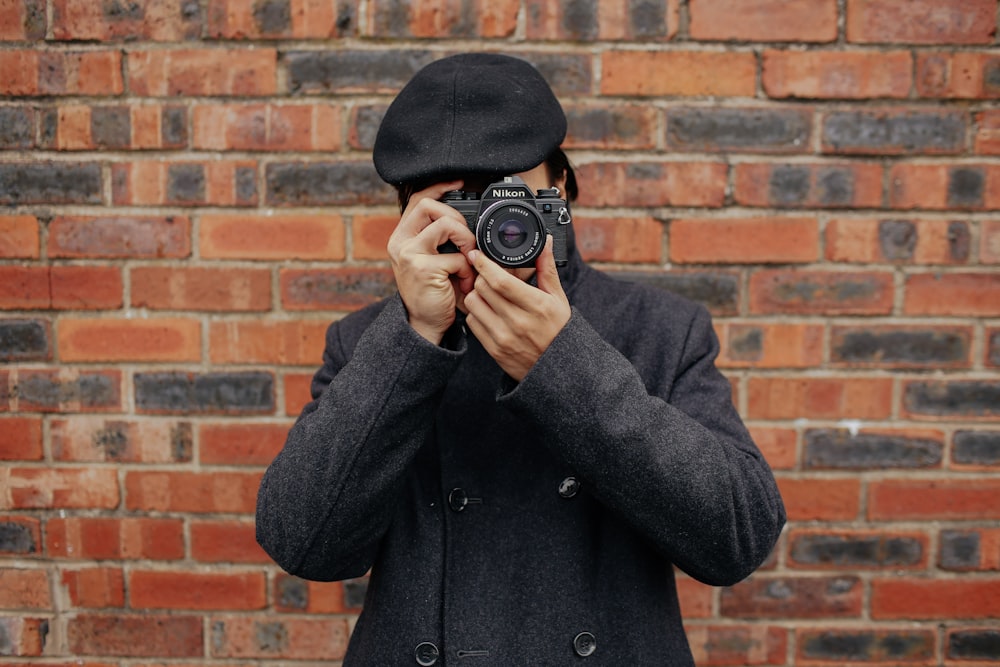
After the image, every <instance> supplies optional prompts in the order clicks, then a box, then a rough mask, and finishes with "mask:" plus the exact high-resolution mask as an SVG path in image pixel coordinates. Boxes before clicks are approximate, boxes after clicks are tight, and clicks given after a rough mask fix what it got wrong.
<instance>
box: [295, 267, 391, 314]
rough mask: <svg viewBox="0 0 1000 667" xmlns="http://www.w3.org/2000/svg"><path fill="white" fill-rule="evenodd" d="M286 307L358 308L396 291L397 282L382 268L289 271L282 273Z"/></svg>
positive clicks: (389, 272)
mask: <svg viewBox="0 0 1000 667" xmlns="http://www.w3.org/2000/svg"><path fill="white" fill-rule="evenodd" d="M281 281H282V290H281V291H282V295H283V301H284V305H285V307H286V308H293V309H301V308H321V309H332V310H356V309H358V308H361V307H362V306H365V305H368V304H369V303H372V302H374V301H377V300H379V299H383V298H385V297H387V296H389V295H390V294H392V293H393V292H394V291H395V289H396V283H395V281H394V279H393V275H392V272H391V271H386V270H382V269H359V268H352V269H330V270H306V271H289V272H286V273H284V274H283V275H282V277H281Z"/></svg>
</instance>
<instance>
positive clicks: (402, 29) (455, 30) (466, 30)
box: [373, 0, 479, 39]
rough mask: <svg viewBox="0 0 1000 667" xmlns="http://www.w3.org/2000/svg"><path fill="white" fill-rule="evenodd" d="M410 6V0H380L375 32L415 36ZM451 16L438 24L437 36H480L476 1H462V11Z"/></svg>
mask: <svg viewBox="0 0 1000 667" xmlns="http://www.w3.org/2000/svg"><path fill="white" fill-rule="evenodd" d="M410 6H411V3H410V0H380V1H379V3H378V9H377V10H375V12H374V13H375V21H374V26H373V32H374V34H376V35H378V36H379V37H382V38H386V37H397V38H407V37H414V36H415V35H414V33H413V32H412V30H411V28H410V25H411V20H412V16H413V14H412V12H411V10H410ZM450 18H451V20H450V21H448V22H446V23H443V24H441V25H438V26H436V33H435V37H437V38H443V39H446V38H453V39H455V38H465V39H475V38H477V37H479V33H478V28H479V26H478V19H479V11H478V5H477V4H476V3H474V2H464V3H462V11H460V12H457V13H456V14H455V15H453V16H451V17H450ZM417 36H420V35H417Z"/></svg>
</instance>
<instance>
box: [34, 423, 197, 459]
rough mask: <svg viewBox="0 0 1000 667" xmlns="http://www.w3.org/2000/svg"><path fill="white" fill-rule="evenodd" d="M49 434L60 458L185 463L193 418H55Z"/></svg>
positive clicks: (189, 450) (190, 448)
mask: <svg viewBox="0 0 1000 667" xmlns="http://www.w3.org/2000/svg"><path fill="white" fill-rule="evenodd" d="M49 438H50V442H51V447H52V458H53V459H55V460H57V461H114V462H119V463H183V462H186V461H190V460H191V457H192V449H193V436H192V428H191V423H190V422H185V421H135V420H127V419H109V418H105V417H71V418H68V419H53V420H52V421H51V422H50V429H49Z"/></svg>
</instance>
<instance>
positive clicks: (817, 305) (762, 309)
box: [750, 269, 894, 315]
mask: <svg viewBox="0 0 1000 667" xmlns="http://www.w3.org/2000/svg"><path fill="white" fill-rule="evenodd" d="M893 300H894V284H893V277H892V274H890V273H888V272H868V271H864V272H850V273H846V272H833V271H812V270H801V271H794V270H784V269H771V270H767V269H765V270H760V271H755V272H754V273H753V274H752V275H751V276H750V312H751V313H789V314H793V313H799V314H816V315H888V314H889V313H891V312H892V307H893Z"/></svg>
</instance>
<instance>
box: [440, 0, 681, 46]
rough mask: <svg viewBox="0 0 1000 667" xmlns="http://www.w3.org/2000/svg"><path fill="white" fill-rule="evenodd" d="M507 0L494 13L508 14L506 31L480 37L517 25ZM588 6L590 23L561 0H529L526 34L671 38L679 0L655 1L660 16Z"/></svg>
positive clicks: (603, 2)
mask: <svg viewBox="0 0 1000 667" xmlns="http://www.w3.org/2000/svg"><path fill="white" fill-rule="evenodd" d="M506 3H507V6H506V8H504V9H501V10H500V11H498V12H497V13H498V14H501V15H506V16H507V17H508V20H507V21H506V22H505V24H504V25H505V26H506V27H507V31H506V32H499V33H498V32H496V31H490V32H485V31H483V30H482V29H480V30H479V31H478V32H477V34H479V35H481V36H483V37H507V36H510V34H511V32H512V31H513V29H514V28H515V27H516V21H515V20H514V18H515V17H516V15H517V13H518V3H517V2H515V1H514V0H506ZM432 4H433V3H432ZM453 4H454V5H455V6H456V10H458V11H456V14H457V15H458V16H461V15H462V13H461V10H459V9H458V6H459V3H457V2H455V3H453ZM482 4H483V5H485V6H487V7H489V6H490V5H491V3H489V2H484V3H482ZM587 7H588V9H589V10H590V11H592V12H593V17H594V20H593V22H592V23H587V22H586V21H576V20H573V19H572V18H570V16H569V14H571V13H572V10H571V9H569V8H568V7H567V5H566V3H565V2H563V1H562V0H528V2H527V3H526V4H525V9H526V11H527V15H528V21H527V26H526V32H525V36H526V38H527V39H528V40H539V41H546V40H560V41H562V40H570V41H593V40H602V41H604V40H607V41H662V40H666V39H670V38H672V37H673V36H674V35H675V34H676V32H677V27H678V25H679V23H680V16H679V10H680V1H679V0H665V1H664V2H661V3H658V7H657V9H659V10H662V12H663V14H662V20H661V16H660V15H658V14H654V13H653V12H652V11H650V10H649V9H647V8H645V7H642V6H639V5H636V6H633V5H631V4H630V3H625V2H618V1H617V0H596V1H595V2H593V3H589V4H588V5H587ZM498 9H499V8H498ZM637 9H638V10H640V11H637ZM642 10H645V11H642ZM421 36H424V37H438V36H440V32H437V33H435V32H424V33H422V34H421Z"/></svg>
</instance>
